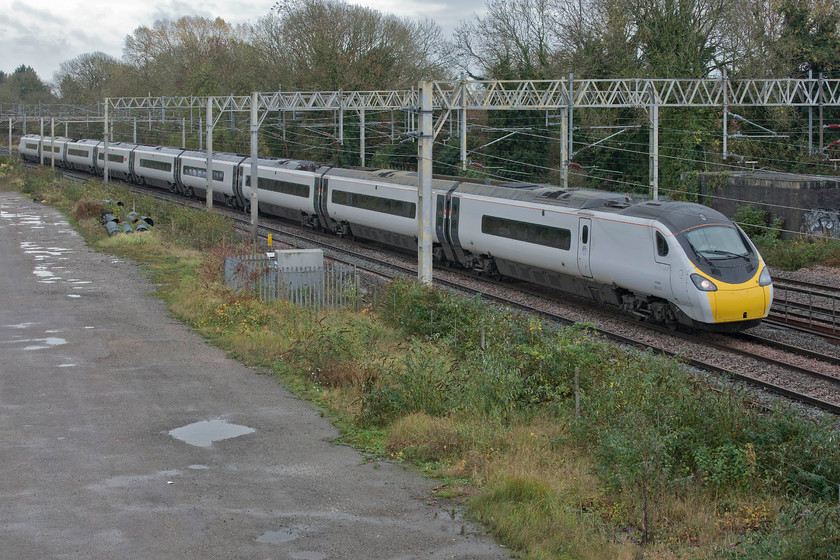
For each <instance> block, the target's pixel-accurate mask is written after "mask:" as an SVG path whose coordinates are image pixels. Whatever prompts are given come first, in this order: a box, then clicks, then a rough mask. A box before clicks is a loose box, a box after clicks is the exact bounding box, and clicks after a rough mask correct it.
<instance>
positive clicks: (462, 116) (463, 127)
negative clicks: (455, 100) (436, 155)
mask: <svg viewBox="0 0 840 560" xmlns="http://www.w3.org/2000/svg"><path fill="white" fill-rule="evenodd" d="M458 118H459V120H458V139H459V140H460V145H461V171H466V170H467V80H466V79H464V75H463V74H461V111H460V113H458Z"/></svg>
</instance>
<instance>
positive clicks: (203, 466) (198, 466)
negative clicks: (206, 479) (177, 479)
mask: <svg viewBox="0 0 840 560" xmlns="http://www.w3.org/2000/svg"><path fill="white" fill-rule="evenodd" d="M187 468H188V469H192V470H194V471H203V470H205V469H209V468H210V467H208V466H207V465H190V466H189V467H187Z"/></svg>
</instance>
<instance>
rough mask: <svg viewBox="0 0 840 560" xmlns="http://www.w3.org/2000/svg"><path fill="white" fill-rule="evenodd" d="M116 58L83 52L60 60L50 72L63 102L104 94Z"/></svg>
mask: <svg viewBox="0 0 840 560" xmlns="http://www.w3.org/2000/svg"><path fill="white" fill-rule="evenodd" d="M119 66H120V62H119V61H118V60H117V59H116V58H114V57H112V56H110V55H107V54H105V53H103V52H98V51H97V52H92V53H85V54H81V55H79V56H77V57H76V58H73V59H70V60H67V61H65V62H62V63H61V66H60V68H59V70H58V72H56V73H55V74H54V75H53V83H54V84H55V88H56V89H57V93H58V96H59V97H60V98H61V99H62V101H64V102H66V103H79V104H81V103H89V102H91V101H94V100H100V99H102V98H103V97H106V96H107V95H108V85H109V83H110V82H111V80H112V77H113V76H114V75H115V74H116V73H117V71H118V67H119Z"/></svg>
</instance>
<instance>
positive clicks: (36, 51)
mask: <svg viewBox="0 0 840 560" xmlns="http://www.w3.org/2000/svg"><path fill="white" fill-rule="evenodd" d="M349 3H351V4H357V5H362V6H367V7H369V8H373V9H376V10H379V11H381V12H384V13H390V14H395V15H398V16H403V17H428V18H431V19H433V20H435V22H437V24H438V25H440V26H441V28H443V31H444V34H445V35H448V34H449V33H450V32H451V30H452V29H453V28H454V27H455V26H456V25H457V24H458V23H459V22H460V21H462V20H469V19H472V17H473V14H474V13H477V12H478V13H480V12H481V11H482V10H483V8H484V3H485V0H350V2H349ZM273 5H274V0H251V1H247V0H244V1H243V0H236V1H233V0H218V1H210V2H194V1H182V0H117V1H105V0H86V1H85V0H59V1H57V2H32V1H31V0H0V70H3V71H4V72H7V73H10V72H12V71H14V69H15V68H17V67H18V66H20V65H21V64H25V65H27V66H31V67H32V68H34V69H35V71H36V72H37V73H38V77H40V78H41V80H42V81H45V82H48V81H51V80H52V77H53V74H54V73H55V72H56V71H57V70H58V68H59V65H60V64H61V63H62V62H64V61H66V60H70V59H72V58H75V57H77V56H79V55H80V54H83V53H88V52H94V51H102V52H104V53H106V54H109V55H111V56H113V57H115V58H117V59H121V58H122V48H123V43H124V41H125V38H126V36H128V35H131V34H132V33H133V32H134V30H135V29H137V28H138V27H140V26H141V25H146V26H152V25H153V24H154V22H155V21H156V20H158V19H165V18H169V19H177V18H179V17H181V16H192V15H197V16H204V17H210V18H215V17H221V18H223V19H224V20H225V21H227V22H228V23H245V22H255V21H256V20H258V19H259V18H261V17H263V16H264V15H266V14H267V13H268V12H269V10H270V9H271V7H272V6H273Z"/></svg>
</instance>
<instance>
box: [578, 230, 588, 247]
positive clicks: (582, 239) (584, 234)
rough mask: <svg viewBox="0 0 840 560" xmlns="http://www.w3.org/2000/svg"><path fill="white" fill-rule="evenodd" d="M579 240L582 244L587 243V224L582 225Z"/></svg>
mask: <svg viewBox="0 0 840 560" xmlns="http://www.w3.org/2000/svg"><path fill="white" fill-rule="evenodd" d="M580 242H581V243H583V244H584V245H586V244H587V243H589V226H583V233H581V235H580Z"/></svg>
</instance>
